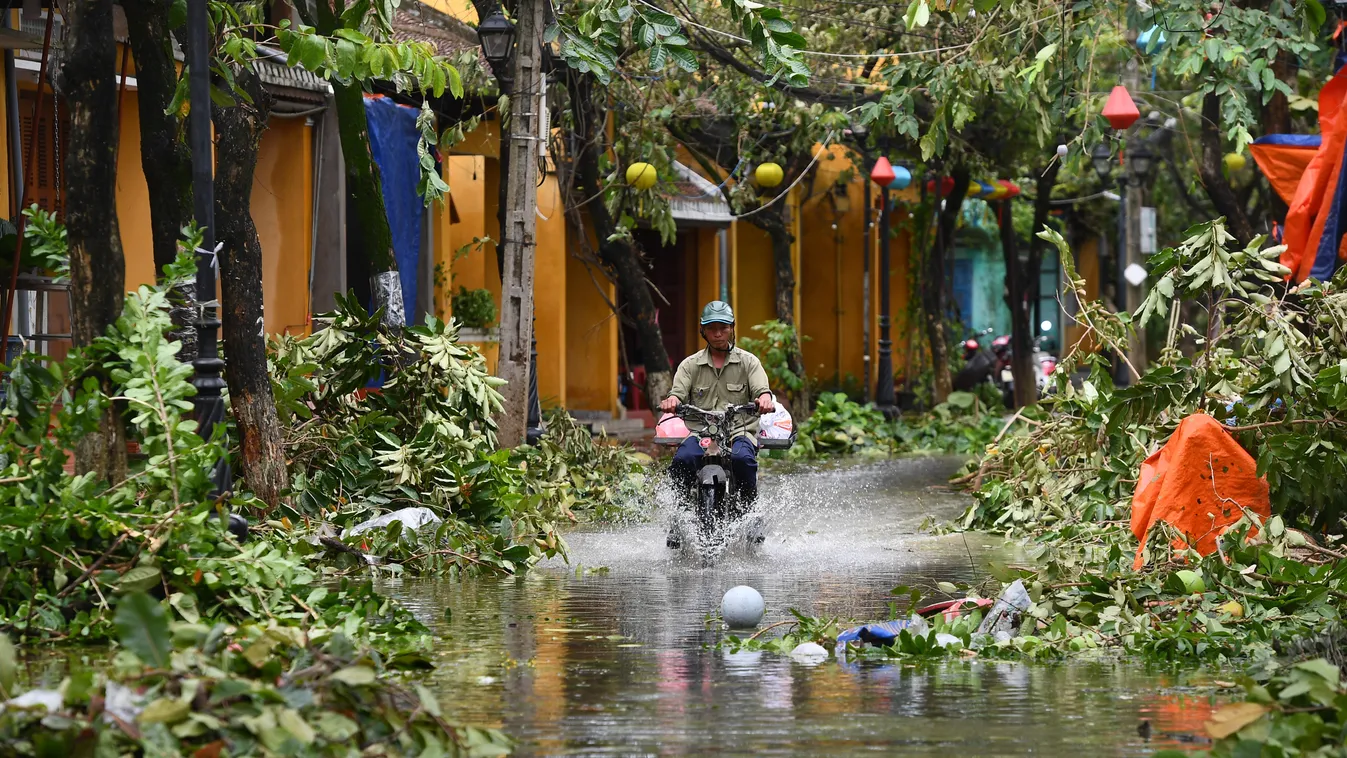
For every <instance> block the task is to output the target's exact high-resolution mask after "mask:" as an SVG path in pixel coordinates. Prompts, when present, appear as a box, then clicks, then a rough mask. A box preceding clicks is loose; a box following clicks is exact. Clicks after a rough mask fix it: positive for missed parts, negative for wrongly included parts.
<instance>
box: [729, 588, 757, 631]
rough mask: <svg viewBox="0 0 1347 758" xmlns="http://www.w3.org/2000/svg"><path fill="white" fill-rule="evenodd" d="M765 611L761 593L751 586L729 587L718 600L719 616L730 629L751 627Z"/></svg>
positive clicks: (755, 624)
mask: <svg viewBox="0 0 1347 758" xmlns="http://www.w3.org/2000/svg"><path fill="white" fill-rule="evenodd" d="M764 613H766V606H765V604H764V603H763V600H762V595H761V594H760V593H759V592H758V591H757V590H755V589H753V588H752V587H749V586H747V585H742V584H741V585H739V586H738V587H731V588H730V591H729V592H726V593H725V597H723V598H721V601H720V616H721V618H723V619H725V623H726V624H728V625H729V627H730V628H731V629H752V628H753V627H755V626H757V625H758V622H759V621H762V616H763V614H764Z"/></svg>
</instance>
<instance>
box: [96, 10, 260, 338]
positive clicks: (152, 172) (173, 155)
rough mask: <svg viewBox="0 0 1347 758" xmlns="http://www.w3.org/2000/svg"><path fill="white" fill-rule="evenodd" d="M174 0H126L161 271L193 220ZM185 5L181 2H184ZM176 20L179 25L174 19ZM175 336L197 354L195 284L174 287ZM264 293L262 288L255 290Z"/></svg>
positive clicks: (152, 233) (144, 168)
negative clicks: (176, 57) (180, 102)
mask: <svg viewBox="0 0 1347 758" xmlns="http://www.w3.org/2000/svg"><path fill="white" fill-rule="evenodd" d="M174 5H175V4H174V3H173V0H123V2H122V10H123V11H125V13H126V27H127V36H128V39H129V42H130V46H131V51H132V53H133V55H134V57H135V61H136V105H137V113H138V115H139V117H140V166H141V171H142V172H144V174H145V184H146V188H147V190H148V193H149V203H150V240H151V244H152V245H153V248H154V268H155V271H156V272H162V271H163V270H164V267H165V266H167V265H168V264H170V263H172V262H173V259H174V257H175V256H176V255H177V254H178V240H179V239H180V238H181V236H182V229H183V227H185V226H187V224H188V222H190V221H191V220H192V152H191V150H189V149H188V148H187V142H186V140H185V139H184V138H183V117H182V110H181V108H178V107H177V106H176V105H175V97H176V95H177V92H178V82H179V73H178V67H177V62H176V61H175V60H174V58H173V35H174V32H175V31H177V30H180V29H181V28H182V27H183V23H184V22H183V20H182V19H175V18H174V10H173V9H174ZM179 7H180V6H179ZM175 22H176V23H175ZM174 290H175V294H176V295H177V298H178V299H177V301H176V302H177V306H176V307H175V308H174V309H173V323H174V326H175V329H174V332H175V336H176V337H177V338H178V339H179V341H181V343H182V350H181V351H180V352H179V356H180V357H181V358H182V359H183V360H187V361H190V360H192V359H193V358H195V357H196V326H195V324H194V323H193V321H194V319H195V318H196V310H195V308H193V307H191V303H192V302H194V301H195V300H196V282H194V281H187V282H182V283H180V284H178V285H177V286H175V288H174ZM256 296H257V297H261V291H260V290H258V291H257V293H256Z"/></svg>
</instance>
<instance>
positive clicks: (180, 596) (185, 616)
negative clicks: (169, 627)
mask: <svg viewBox="0 0 1347 758" xmlns="http://www.w3.org/2000/svg"><path fill="white" fill-rule="evenodd" d="M128 573H129V572H128ZM168 604H169V605H171V606H173V608H174V610H176V611H177V612H178V615H180V616H182V620H183V621H186V622H187V623H189V624H195V623H197V622H198V621H200V620H201V612H200V611H199V610H197V607H196V595H187V594H184V593H182V592H175V593H173V594H172V595H169V596H168Z"/></svg>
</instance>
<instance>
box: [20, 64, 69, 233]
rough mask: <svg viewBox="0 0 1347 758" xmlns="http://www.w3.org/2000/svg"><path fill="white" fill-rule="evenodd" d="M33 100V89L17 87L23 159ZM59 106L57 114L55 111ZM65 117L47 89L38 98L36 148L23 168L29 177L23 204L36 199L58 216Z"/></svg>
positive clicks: (62, 201)
mask: <svg viewBox="0 0 1347 758" xmlns="http://www.w3.org/2000/svg"><path fill="white" fill-rule="evenodd" d="M35 102H37V91H36V90H19V128H20V129H21V130H22V131H23V152H22V155H23V157H24V159H25V160H26V159H27V157H28V146H29V143H30V142H31V141H32V139H33V104H34V103H35ZM58 109H60V111H61V112H60V114H59V117H57V114H56V111H57V110H58ZM68 127H69V120H68V118H67V117H66V114H65V113H64V109H61V108H60V106H59V104H57V103H53V102H52V96H51V93H50V92H49V93H47V94H46V96H45V97H43V98H42V113H41V114H39V116H38V123H37V151H36V154H35V159H34V160H35V163H36V165H35V166H33V169H32V170H31V171H28V172H25V173H27V174H28V176H29V177H30V178H31V181H32V183H33V184H32V186H31V187H28V188H27V191H26V192H25V194H26V195H27V201H26V205H31V204H33V203H37V204H38V206H39V207H41V208H42V209H43V210H45V211H48V212H50V213H55V214H56V215H57V216H58V217H63V216H64V215H65V190H64V188H63V187H62V182H61V174H62V172H63V171H64V169H65V167H64V166H63V165H61V161H62V160H63V159H64V157H65V147H66V134H67V133H68V132H69V128H68Z"/></svg>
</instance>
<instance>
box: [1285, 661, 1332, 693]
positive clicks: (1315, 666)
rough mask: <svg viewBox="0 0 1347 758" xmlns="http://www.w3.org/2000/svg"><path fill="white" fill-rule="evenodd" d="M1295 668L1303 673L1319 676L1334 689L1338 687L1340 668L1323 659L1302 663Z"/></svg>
mask: <svg viewBox="0 0 1347 758" xmlns="http://www.w3.org/2000/svg"><path fill="white" fill-rule="evenodd" d="M1295 667H1296V668H1298V669H1300V670H1301V671H1308V672H1309V673H1311V674H1314V675H1315V676H1318V677H1319V678H1321V679H1323V680H1324V681H1326V682H1328V683H1329V685H1330V686H1332V687H1337V686H1338V676H1339V673H1338V667H1337V666H1334V665H1333V664H1331V663H1329V662H1328V661H1326V660H1324V659H1323V658H1315V659H1314V660H1312V661H1302V662H1300V663H1297V664H1296V666H1295Z"/></svg>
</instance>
